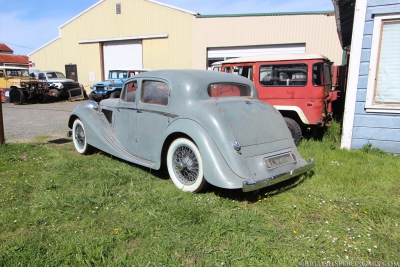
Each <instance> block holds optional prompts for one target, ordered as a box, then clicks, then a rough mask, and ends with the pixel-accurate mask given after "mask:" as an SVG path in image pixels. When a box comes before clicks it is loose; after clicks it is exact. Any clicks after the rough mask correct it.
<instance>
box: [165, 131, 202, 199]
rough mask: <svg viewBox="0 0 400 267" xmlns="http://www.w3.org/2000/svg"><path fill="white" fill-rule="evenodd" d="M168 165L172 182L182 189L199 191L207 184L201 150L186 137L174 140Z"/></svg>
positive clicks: (169, 151)
mask: <svg viewBox="0 0 400 267" xmlns="http://www.w3.org/2000/svg"><path fill="white" fill-rule="evenodd" d="M167 166H168V173H169V176H170V177H171V180H172V182H173V183H174V184H175V185H176V187H178V188H179V189H181V190H182V191H187V192H196V193H197V192H200V191H202V189H204V188H205V186H206V185H207V182H206V180H205V179H204V172H203V160H202V157H201V154H200V151H199V149H198V148H197V146H196V145H195V144H194V143H193V142H192V141H190V140H188V139H186V138H178V139H176V140H175V141H174V142H172V144H171V145H170V147H169V149H168V154H167Z"/></svg>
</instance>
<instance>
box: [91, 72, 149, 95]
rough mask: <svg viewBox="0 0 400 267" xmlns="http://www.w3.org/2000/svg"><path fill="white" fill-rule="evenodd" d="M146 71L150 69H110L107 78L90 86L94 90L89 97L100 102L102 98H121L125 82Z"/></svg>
mask: <svg viewBox="0 0 400 267" xmlns="http://www.w3.org/2000/svg"><path fill="white" fill-rule="evenodd" d="M146 71H148V70H110V71H109V72H108V79H107V80H105V81H103V82H98V83H95V84H93V86H92V87H91V88H90V89H91V90H92V92H91V93H90V94H89V99H91V100H94V101H97V102H99V101H100V100H102V99H107V98H119V96H120V94H121V90H122V85H123V84H124V82H125V81H126V80H127V79H128V78H131V77H133V76H135V75H136V74H139V73H141V72H146Z"/></svg>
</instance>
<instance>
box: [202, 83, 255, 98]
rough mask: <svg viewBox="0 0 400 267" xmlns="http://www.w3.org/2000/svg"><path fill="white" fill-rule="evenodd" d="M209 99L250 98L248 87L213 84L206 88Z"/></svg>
mask: <svg viewBox="0 0 400 267" xmlns="http://www.w3.org/2000/svg"><path fill="white" fill-rule="evenodd" d="M207 92H208V95H209V96H210V97H241V96H244V97H250V96H251V89H250V86H248V85H244V84H229V83H213V84H210V85H209V86H208V89H207Z"/></svg>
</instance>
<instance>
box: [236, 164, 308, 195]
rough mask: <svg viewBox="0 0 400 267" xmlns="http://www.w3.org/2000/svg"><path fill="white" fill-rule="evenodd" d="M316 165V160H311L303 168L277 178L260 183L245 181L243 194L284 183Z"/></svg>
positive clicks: (273, 177) (279, 175)
mask: <svg viewBox="0 0 400 267" xmlns="http://www.w3.org/2000/svg"><path fill="white" fill-rule="evenodd" d="M314 165H315V160H314V159H311V160H310V162H309V163H308V164H306V165H304V166H303V167H301V168H298V169H294V170H292V171H290V172H286V173H281V174H278V175H275V176H272V177H270V178H266V179H263V180H259V181H252V182H250V181H245V182H243V188H242V190H243V192H250V191H254V190H258V189H261V188H264V187H268V186H271V185H274V184H277V183H280V182H282V181H285V180H288V179H290V178H292V177H295V176H298V175H300V174H303V173H305V172H307V171H309V170H310V169H312V168H313V167H314Z"/></svg>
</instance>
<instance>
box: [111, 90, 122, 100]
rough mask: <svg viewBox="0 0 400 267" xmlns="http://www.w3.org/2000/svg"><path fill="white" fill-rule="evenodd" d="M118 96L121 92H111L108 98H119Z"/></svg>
mask: <svg viewBox="0 0 400 267" xmlns="http://www.w3.org/2000/svg"><path fill="white" fill-rule="evenodd" d="M120 94H121V92H119V91H116V92H112V93H111V94H110V98H119V96H120Z"/></svg>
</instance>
